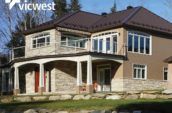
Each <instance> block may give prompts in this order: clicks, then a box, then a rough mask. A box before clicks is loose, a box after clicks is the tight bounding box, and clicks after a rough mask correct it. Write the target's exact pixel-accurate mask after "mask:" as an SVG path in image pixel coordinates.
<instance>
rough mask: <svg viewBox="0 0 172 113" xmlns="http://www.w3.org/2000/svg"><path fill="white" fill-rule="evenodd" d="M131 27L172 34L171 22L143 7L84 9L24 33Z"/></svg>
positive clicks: (96, 30) (94, 30)
mask: <svg viewBox="0 0 172 113" xmlns="http://www.w3.org/2000/svg"><path fill="white" fill-rule="evenodd" d="M128 26H130V27H133V28H142V29H145V30H151V31H155V32H160V33H165V34H169V35H172V24H171V23H170V22H168V21H167V20H165V19H163V18H161V17H160V16H158V15H156V14H154V13H152V12H150V11H149V10H147V9H145V8H143V7H135V8H132V9H127V10H123V11H118V12H115V13H112V14H107V15H104V16H102V15H97V14H93V13H88V12H84V11H78V12H75V13H69V14H67V15H65V16H63V17H61V18H59V19H56V20H52V21H49V22H46V23H44V24H42V25H39V26H37V27H35V28H33V29H30V30H27V31H25V32H24V34H26V35H27V34H31V33H34V32H39V31H43V30H46V29H51V28H55V27H64V28H70V29H75V30H81V31H86V32H91V33H93V32H98V31H102V30H107V29H112V28H116V27H128Z"/></svg>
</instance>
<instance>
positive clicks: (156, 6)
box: [68, 0, 172, 22]
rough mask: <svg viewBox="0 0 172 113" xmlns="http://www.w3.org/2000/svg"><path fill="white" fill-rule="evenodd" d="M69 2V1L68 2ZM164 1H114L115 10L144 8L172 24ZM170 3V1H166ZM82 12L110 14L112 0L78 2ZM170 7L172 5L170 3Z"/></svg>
mask: <svg viewBox="0 0 172 113" xmlns="http://www.w3.org/2000/svg"><path fill="white" fill-rule="evenodd" d="M68 1H70V0H68ZM165 1H166V0H116V3H117V10H118V11H119V10H124V9H126V7H127V6H128V5H131V6H144V7H145V8H147V9H149V10H150V11H152V12H154V13H155V14H157V15H159V16H161V17H163V18H165V19H167V20H169V21H171V22H172V13H171V12H172V7H171V9H170V8H168V7H167V5H166V4H165ZM167 1H171V2H172V0H167ZM80 3H81V6H82V10H84V11H88V12H93V13H98V14H101V13H102V12H110V8H111V7H112V6H113V4H114V0H80ZM170 4H171V5H172V3H170Z"/></svg>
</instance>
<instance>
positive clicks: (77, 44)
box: [11, 38, 126, 59]
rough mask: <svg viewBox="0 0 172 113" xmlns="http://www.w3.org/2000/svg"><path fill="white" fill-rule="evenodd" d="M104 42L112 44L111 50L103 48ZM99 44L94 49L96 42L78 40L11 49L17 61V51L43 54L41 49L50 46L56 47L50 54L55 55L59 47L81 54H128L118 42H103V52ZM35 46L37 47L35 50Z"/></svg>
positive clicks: (88, 39)
mask: <svg viewBox="0 0 172 113" xmlns="http://www.w3.org/2000/svg"><path fill="white" fill-rule="evenodd" d="M82 41H84V43H81V42H82ZM104 41H106V43H107V42H110V43H109V44H110V45H109V46H110V50H108V51H107V48H106V49H103V48H104V47H103V46H104ZM63 43H64V44H63ZM112 43H113V45H111V44H112ZM99 44H100V43H99V41H97V45H96V48H94V42H93V41H92V40H91V39H90V38H84V39H78V40H65V41H58V42H43V43H37V44H34V45H31V46H29V47H27V46H21V47H15V48H12V49H11V50H12V53H11V56H12V59H15V55H19V54H15V53H14V52H15V51H16V52H17V49H24V52H25V50H27V49H39V50H38V51H39V53H38V54H40V53H41V49H40V48H44V47H48V46H52V45H54V46H55V48H54V49H55V50H53V51H51V52H50V53H54V54H58V53H59V52H58V51H57V50H59V49H58V47H69V48H74V52H81V51H83V50H85V51H91V52H102V53H107V54H119V55H120V54H121V55H125V54H126V53H125V52H126V50H125V47H124V46H125V44H120V45H119V44H118V42H111V41H107V40H103V42H102V50H101V51H100V48H99V47H100V46H99ZM42 45H43V46H42ZM33 46H35V48H34V47H33ZM106 47H107V46H106ZM25 48H26V49H25ZM66 51H68V50H66ZM63 52H64V53H65V51H63ZM68 52H70V51H68ZM72 52H73V51H72ZM18 53H20V52H18ZM22 54H23V53H22ZM22 57H23V56H22ZM24 57H25V53H24ZM18 58H19V57H18ZM20 58H21V57H20Z"/></svg>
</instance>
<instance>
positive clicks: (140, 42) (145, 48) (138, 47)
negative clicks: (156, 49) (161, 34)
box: [128, 32, 151, 54]
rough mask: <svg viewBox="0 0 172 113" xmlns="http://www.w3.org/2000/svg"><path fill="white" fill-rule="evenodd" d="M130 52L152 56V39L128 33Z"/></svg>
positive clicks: (147, 36) (140, 34)
mask: <svg viewBox="0 0 172 113" xmlns="http://www.w3.org/2000/svg"><path fill="white" fill-rule="evenodd" d="M128 51H130V52H133V53H140V54H151V39H150V36H149V35H145V34H142V33H135V32H129V33H128Z"/></svg>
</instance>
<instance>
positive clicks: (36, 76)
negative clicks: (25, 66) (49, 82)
mask: <svg viewBox="0 0 172 113" xmlns="http://www.w3.org/2000/svg"><path fill="white" fill-rule="evenodd" d="M38 89H39V71H38V70H35V92H38Z"/></svg>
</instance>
